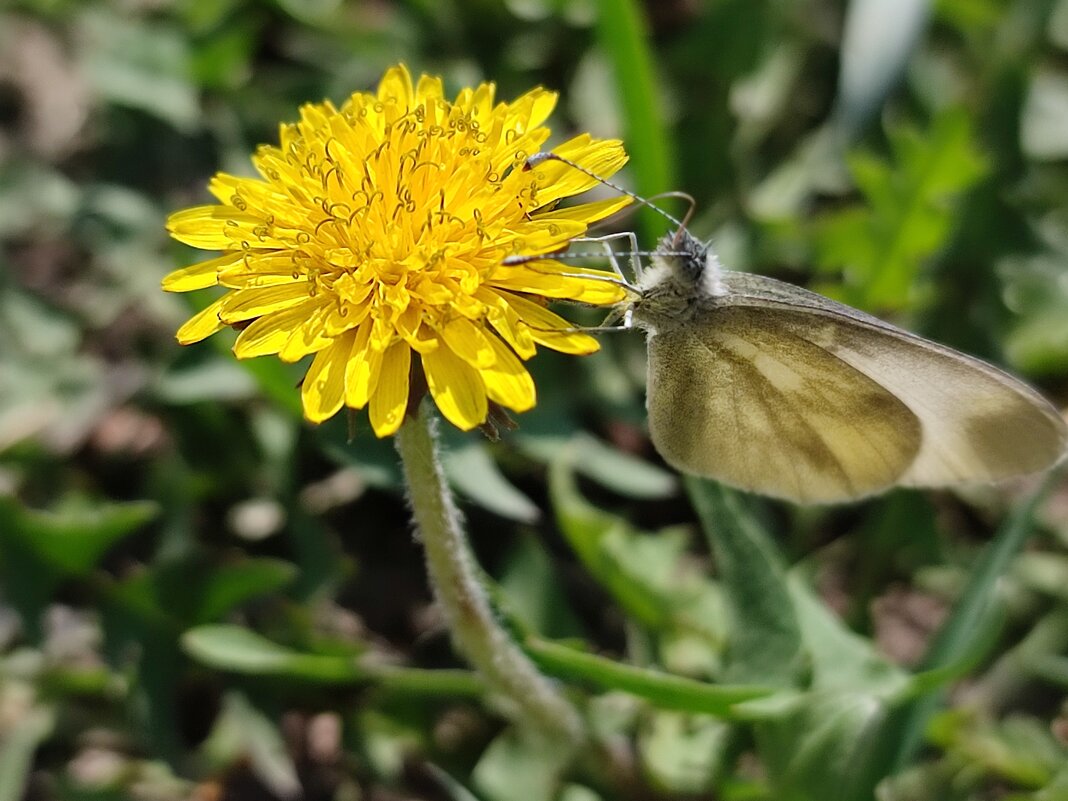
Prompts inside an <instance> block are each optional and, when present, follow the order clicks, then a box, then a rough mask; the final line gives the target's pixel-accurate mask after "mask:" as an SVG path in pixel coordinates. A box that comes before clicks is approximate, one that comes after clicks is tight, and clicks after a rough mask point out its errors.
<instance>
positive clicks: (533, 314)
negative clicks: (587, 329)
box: [501, 292, 601, 356]
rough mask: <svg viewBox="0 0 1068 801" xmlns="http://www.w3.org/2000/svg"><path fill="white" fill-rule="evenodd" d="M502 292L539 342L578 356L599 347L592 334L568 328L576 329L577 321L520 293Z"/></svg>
mask: <svg viewBox="0 0 1068 801" xmlns="http://www.w3.org/2000/svg"><path fill="white" fill-rule="evenodd" d="M501 295H502V297H504V299H505V300H506V301H507V302H508V305H509V306H511V307H512V308H513V309H515V311H516V312H517V313H518V314H519V316H520V318H521V319H522V320H523V322H524V323H526V324H527V325H528V326H529V327H530V335H531V336H532V337H533V338H534V341H535V342H537V343H538V344H539V345H544V346H545V347H547V348H552V349H553V350H557V351H560V352H561V353H573V354H576V355H579V356H584V355H586V354H589V353H595V352H596V351H597V350H599V349H600V347H601V346H600V344H599V343H598V342H597V340H596V339H594V338H593V337H591V336H590V335H589V334H583V333H581V332H578V331H574V330H568V329H574V328H575V324H574V323H572V322H570V321H569V320H565V319H564V318H563V317H560V316H559V315H557V314H553V313H552V312H551V311H549V310H548V309H546V308H543V307H542V306H539V305H538V304H537V303H534V302H533V301H529V300H527V299H526V298H523V297H520V296H518V295H512V294H509V293H507V292H502V293H501Z"/></svg>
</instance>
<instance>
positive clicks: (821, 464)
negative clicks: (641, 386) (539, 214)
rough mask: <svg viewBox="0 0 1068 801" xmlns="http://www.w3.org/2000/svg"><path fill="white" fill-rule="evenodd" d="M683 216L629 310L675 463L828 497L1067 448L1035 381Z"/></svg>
mask: <svg viewBox="0 0 1068 801" xmlns="http://www.w3.org/2000/svg"><path fill="white" fill-rule="evenodd" d="M547 157H548V156H547ZM533 161H534V159H532V162H533ZM606 183H607V182H606ZM609 185H611V186H614V185H612V184H609ZM617 188H618V187H617ZM620 191H625V190H620ZM627 194H630V193H627ZM638 199H639V200H642V199H641V198H638ZM642 202H645V201H644V200H642ZM661 213H663V212H661ZM665 216H667V215H665ZM669 219H671V218H670V217H669ZM675 222H676V223H677V221H675ZM678 225H679V228H678V231H677V233H675V234H671V235H669V236H667V237H665V238H664V239H663V240H661V242H660V244H659V246H658V248H657V250H656V252H654V253H653V256H652V262H653V264H652V267H651V268H649V269H647V270H645V271H643V272H642V273H641V274H640V275H639V277H638V281H637V285H636V286H633V287H630V288H631V290H632V297H631V299H630V300H628V301H626V302H625V303H624V305H623V307H622V308H621V310H620V311H621V313H622V316H623V318H624V321H625V325H636V326H638V327H639V328H642V329H644V330H645V331H646V332H647V336H648V352H649V356H648V385H647V388H648V392H647V398H646V405H647V408H648V411H649V430H650V433H651V435H652V440H653V444H654V445H655V446H656V449H657V450H658V451H659V452H660V454H661V455H662V456H663V457H664V459H665V460H666V461H667V462H668V463H670V464H671V465H673V466H674V467H676V468H678V469H679V470H682V471H684V472H687V473H694V474H696V475H701V476H707V477H709V478H714V479H717V480H719V481H722V482H724V483H726V484H730V485H732V486H735V487H740V488H742V489H745V490H750V491H753V492H759V493H762V494H765V495H771V496H775V497H779V498H785V499H788V500H792V501H797V502H803V503H826V502H837V501H848V500H851V499H855V498H861V497H864V496H866V495H871V494H873V493H877V492H881V491H883V490H886V489H888V488H890V487H892V486H895V485H905V486H916V487H938V486H946V485H952V484H960V483H968V482H992V481H998V480H1000V479H1004V478H1008V477H1010V476H1015V475H1021V474H1027V473H1035V472H1038V471H1040V470H1044V469H1046V468H1049V467H1051V466H1052V465H1054V464H1055V463H1056V462H1057V461H1058V460H1060V459H1061V458H1062V457H1063V455H1064V453H1065V447H1066V439H1068V431H1066V426H1065V421H1064V419H1063V418H1062V417H1061V416H1060V415H1059V414H1058V413H1057V411H1056V410H1055V409H1054V408H1053V407H1052V406H1051V405H1050V404H1049V403H1048V402H1047V401H1046V400H1044V399H1043V398H1042V396H1040V395H1039V394H1038V393H1037V392H1035V391H1034V390H1033V389H1031V388H1030V387H1028V386H1027V385H1026V384H1024V383H1022V382H1021V381H1019V380H1017V379H1015V378H1013V377H1012V376H1010V375H1008V374H1006V373H1004V372H1002V371H1001V370H998V369H997V368H995V367H992V366H990V365H989V364H986V363H985V362H982V361H980V360H978V359H975V358H972V357H970V356H966V355H965V354H963V353H959V352H958V351H955V350H952V349H950V348H947V347H944V346H942V345H938V344H936V343H934V342H931V341H929V340H926V339H923V338H922V337H918V336H916V335H914V334H910V333H908V332H907V331H904V330H902V329H900V328H897V327H895V326H893V325H890V324H889V323H885V322H883V321H882V320H879V319H877V318H875V317H872V316H871V315H868V314H865V313H863V312H860V311H857V310H856V309H853V308H850V307H849V306H845V305H843V304H841V303H836V302H835V301H832V300H829V299H828V298H825V297H823V296H821V295H817V294H815V293H813V292H809V291H807V290H804V289H801V288H799V287H796V286H793V285H791V284H786V283H783V282H781V281H776V280H773V279H771V278H765V277H762V276H759V275H752V274H748V273H740V272H730V271H725V270H722V269H721V268H720V265H719V263H718V260H717V259H716V257H715V256H714V254H713V253H712V252H711V251H710V250H709V248H708V247H707V246H706V245H704V244H703V243H701V242H699V241H697V240H696V239H695V238H694V237H693V236H692V235H691V234H690V233H689V232H688V231H687V230H686V228H685V227H684V226H683V225H682V224H681V223H678ZM620 281H621V283H626V282H625V280H624V279H623V278H622V276H621V278H620ZM628 287H629V284H628Z"/></svg>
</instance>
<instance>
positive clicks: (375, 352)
mask: <svg viewBox="0 0 1068 801" xmlns="http://www.w3.org/2000/svg"><path fill="white" fill-rule="evenodd" d="M555 103H556V95H555V94H554V93H552V92H549V91H547V90H545V89H541V88H538V89H534V90H533V91H531V92H528V93H527V94H525V95H523V96H522V97H520V98H519V99H517V100H515V101H514V102H512V103H497V104H496V105H495V104H494V85H493V84H490V83H486V84H482V85H480V86H479V87H478V88H476V89H465V90H463V91H461V92H460V93H459V94H458V95H457V97H456V99H455V100H453V101H449V100H447V99H446V98H445V96H444V94H443V90H442V84H441V80H440V79H439V78H435V77H431V76H427V75H423V76H422V77H421V78H420V79H419V82H418V84H417V85H415V86H413V85H412V80H411V77H410V75H409V73H408V70H407V69H406V68H405V67H404V66H403V65H401V66H396V67H392V68H391V69H389V70H388V71H387V72H386V74H385V76H384V77H383V78H382V81H381V83H380V84H379V87H378V91H377V93H376V94H367V93H360V92H357V93H356V94H353V95H352V97H350V98H349V99H348V100H347V101H346V102H345V103H344V104H342V106H341V107H340V108H335V106H334V105H333V104H331V103H330V102H324V103H318V104H308V105H305V106H303V107H302V108H301V110H300V121H299V122H296V123H292V124H283V125H282V126H281V128H280V134H279V139H280V144H279V146H277V147H276V146H273V145H262V146H260V148H259V149H258V150H257V151H256V154H255V156H253V159H252V161H253V164H254V165H255V167H256V170H257V171H258V172H259V174H260V177H259V178H242V177H237V176H233V175H228V174H226V173H219V174H218V175H216V176H215V177H214V178H213V179H212V181H211V183H210V186H209V190H210V191H211V193H212V195H214V196H215V198H216V199H217V200H218V201H219V202H218V204H217V205H209V206H197V207H194V208H190V209H185V210H183V211H179V212H177V213H175V214H173V215H171V217H170V219H169V220H168V223H167V228H168V230H169V231H170V233H171V235H172V236H173V237H174V238H175V239H177V240H179V241H181V242H184V243H186V244H187V245H191V246H193V247H197V248H203V249H206V250H216V251H222V255H220V256H218V257H216V258H213V259H210V260H208V261H204V262H200V263H198V264H194V265H192V266H190V267H186V268H184V269H181V270H177V271H176V272H173V273H171V274H170V275H168V276H167V277H166V278H165V279H163V288H164V289H165V290H168V291H171V292H187V291H190V290H194V289H202V288H204V287H209V286H215V285H221V286H223V287H225V288H226V289H227V290H229V291H228V292H227V293H226V294H225V295H223V296H222V297H221V298H219V299H218V300H217V301H215V302H214V303H212V304H211V305H210V306H208V307H207V308H206V309H204V310H203V311H202V312H200V313H199V314H197V315H196V316H195V317H193V318H192V319H190V320H189V321H188V322H187V323H185V325H183V326H182V327H181V328H180V329H179V331H178V341H179V342H181V343H182V344H190V343H193V342H198V341H200V340H202V339H204V338H205V337H208V336H210V335H211V334H214V333H215V332H217V331H219V330H220V329H221V328H223V327H224V326H227V325H241V326H244V328H243V330H242V331H241V333H240V335H239V336H238V337H237V341H236V342H235V344H234V353H235V354H236V355H237V357H238V358H242V359H244V358H250V357H253V356H264V355H268V354H277V355H278V357H279V358H281V359H282V360H283V361H287V362H295V361H297V360H299V359H301V358H303V357H305V356H308V355H311V354H314V358H313V360H312V362H311V365H310V367H309V368H308V372H307V374H306V376H305V378H304V382H303V384H302V389H301V397H302V401H303V407H304V414H305V416H306V417H307V418H308V420H310V421H312V422H316V423H318V422H321V421H323V420H326V419H327V418H329V417H331V416H332V415H334V414H336V413H337V412H338V411H339V410H340V409H341V407H342V406H348V407H350V408H353V409H362V408H363V407H365V406H368V407H369V416H370V421H371V426H372V427H373V428H374V431H375V434H377V435H378V436H379V437H384V436H388V435H390V434H393V433H394V432H395V431H396V430H397V428H398V427H399V426H400V424H401V423H402V422H403V420H404V415H405V411H406V409H408V408H409V404H410V401H411V400H414V399H410V397H409V396H410V395H411V394H412V393H413V392H416V391H421V389H417V387H418V388H421V387H422V386H424V382H423V378H422V377H425V386H426V387H427V388H428V389H429V391H430V394H431V395H432V397H433V398H434V401H435V403H436V404H437V406H438V408H439V409H440V410H441V413H442V414H443V415H444V416H445V417H446V419H448V420H449V421H450V422H452V423H453V424H455V425H456V426H458V427H459V428H461V429H464V430H467V429H471V428H474V427H475V426H478V425H479V424H480V423H483V422H484V421H485V420H486V416H487V413H488V409H489V403H490V402H493V403H497V404H499V405H500V406H503V407H506V408H508V409H512V410H514V411H517V412H522V411H526V410H528V409H530V408H531V407H533V406H534V403H535V389H534V382H533V380H532V379H531V377H530V374H529V373H528V372H527V370H526V367H524V365H523V360H526V359H529V358H530V357H531V356H533V355H534V352H535V347H536V345H538V344H540V345H544V346H545V347H547V348H551V349H553V350H557V351H562V352H564V353H574V354H586V353H592V352H593V351H595V350H597V347H598V346H597V342H596V340H594V339H593V338H592V337H590V336H588V335H586V334H582V333H576V332H574V331H572V330H571V328H572V326H571V324H570V323H569V322H568V321H566V320H564V319H563V318H561V317H559V316H557V315H556V314H554V313H553V312H551V311H549V310H548V309H546V308H545V303H546V299H549V298H557V299H569V300H573V301H579V302H582V303H586V304H593V305H606V304H612V303H617V302H619V301H620V300H621V299H622V298H623V294H624V292H623V290H622V289H621V288H620V287H619V286H618V285H617V284H614V283H611V282H610V281H605V280H603V279H604V277H605V276H606V273H603V272H599V271H596V270H581V269H576V268H574V267H573V266H565V265H563V264H561V263H560V262H558V261H554V260H552V259H551V258H545V259H539V260H537V261H526V260H523V262H522V263H520V264H510V265H509V264H505V259H506V258H507V257H509V256H513V255H517V254H534V255H541V254H552V253H554V252H558V251H560V250H561V249H563V248H564V247H566V246H567V245H568V243H569V242H570V241H571V240H572V239H574V238H576V237H579V236H582V235H583V234H584V233H585V231H586V229H587V226H588V225H589V224H590V223H592V222H594V221H596V220H599V219H602V218H604V217H606V216H608V215H609V214H612V213H613V212H615V211H616V210H618V209H619V208H621V207H622V206H624V205H625V204H626V203H627V201H628V199H627V198H625V197H624V198H618V199H612V200H609V201H600V202H594V203H586V204H582V205H576V206H571V207H568V208H557V204H558V202H559V201H560V200H561V199H563V198H567V197H570V196H572V195H576V194H578V193H580V192H584V191H586V190H588V189H590V188H591V187H592V186H593V185H594V184H595V183H596V182H595V180H594V179H592V178H590V177H589V176H587V175H584V174H583V173H581V172H580V171H578V170H575V169H573V168H571V167H569V166H567V165H566V164H563V163H562V162H558V161H548V162H543V163H540V164H539V165H538V166H536V167H535V168H533V169H526V167H527V160H528V158H529V157H530V156H532V155H533V154H534V153H536V152H538V151H539V150H540V148H541V147H542V145H543V144H544V143H545V141H546V139H547V138H548V137H549V133H550V131H549V129H548V128H547V127H545V126H544V124H543V123H544V122H545V120H546V118H547V117H548V116H549V114H550V112H551V111H552V109H553V106H554V105H555ZM553 152H555V153H557V154H559V155H561V156H564V157H566V158H567V159H569V160H570V161H573V162H575V163H576V164H578V165H581V166H582V167H584V168H586V169H588V170H590V171H591V172H593V173H596V174H598V175H602V176H609V175H612V174H613V173H614V172H616V171H617V170H618V169H619V168H620V167H622V166H623V164H624V163H625V162H626V158H627V157H626V154H625V153H624V151H623V148H622V145H621V143H619V142H618V141H614V140H598V139H594V138H592V137H590V136H588V135H581V136H577V137H575V138H574V139H571V140H570V141H568V142H566V143H564V144H562V145H560V146H559V147H557V148H555V149H554V151H553ZM586 276H589V277H586ZM420 372H421V375H422V377H421V376H420ZM413 377H414V380H413Z"/></svg>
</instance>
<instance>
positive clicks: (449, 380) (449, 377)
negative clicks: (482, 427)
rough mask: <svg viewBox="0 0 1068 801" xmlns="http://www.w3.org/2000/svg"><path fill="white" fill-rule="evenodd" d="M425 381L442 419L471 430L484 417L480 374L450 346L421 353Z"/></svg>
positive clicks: (484, 394) (483, 396)
mask: <svg viewBox="0 0 1068 801" xmlns="http://www.w3.org/2000/svg"><path fill="white" fill-rule="evenodd" d="M422 359H423V371H424V372H425V373H426V383H427V386H428V387H430V394H431V395H432V396H433V397H434V402H435V403H436V404H437V405H438V408H439V409H441V413H442V414H443V415H444V416H445V419H446V420H448V421H449V422H450V423H452V424H453V425H454V426H456V427H457V428H459V429H461V430H463V431H470V430H471V429H472V428H474V427H475V426H477V425H479V424H480V423H482V422H483V421H484V420H485V419H486V412H487V411H488V410H489V406H488V404H487V402H486V387H485V385H484V384H483V383H482V376H480V375H479V374H478V371H477V370H475V368H473V367H471V366H470V365H468V364H467V362H465V361H464V360H463V359H461V358H460V357H459V356H457V355H456V354H455V353H453V352H452V351H451V350H450V349H449V348H438V349H437V350H436V351H434V352H433V353H425V354H423V356H422Z"/></svg>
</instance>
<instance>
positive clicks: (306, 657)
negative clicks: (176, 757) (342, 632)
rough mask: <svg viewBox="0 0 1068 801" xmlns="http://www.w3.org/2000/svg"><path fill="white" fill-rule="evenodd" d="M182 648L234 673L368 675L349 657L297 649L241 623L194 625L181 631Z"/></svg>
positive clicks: (332, 678)
mask: <svg viewBox="0 0 1068 801" xmlns="http://www.w3.org/2000/svg"><path fill="white" fill-rule="evenodd" d="M182 648H183V649H184V650H185V652H186V653H187V654H189V655H190V656H191V657H193V658H194V659H196V660H197V661H198V662H201V663H202V664H205V665H208V666H209V667H214V668H219V669H221V670H230V671H234V672H236V673H245V674H250V675H256V676H287V677H292V678H299V679H304V680H306V681H321V682H357V681H366V680H367V679H368V678H369V674H368V672H367V671H366V670H365V669H363V668H362V667H360V665H359V663H358V662H357V660H356V659H354V658H352V657H348V656H330V655H322V654H306V653H300V652H299V651H294V650H292V649H290V648H286V647H285V646H282V645H278V644H277V643H274V642H272V641H270V640H268V639H267V638H266V637H263V636H262V635H260V634H257V633H256V632H254V631H251V630H249V629H246V628H242V627H241V626H229V625H209V626H198V627H196V628H194V629H190V630H189V631H187V632H185V633H184V634H183V635H182Z"/></svg>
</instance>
